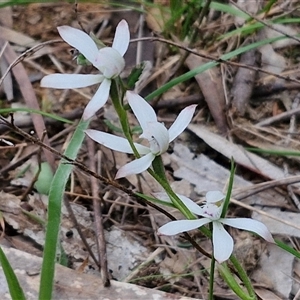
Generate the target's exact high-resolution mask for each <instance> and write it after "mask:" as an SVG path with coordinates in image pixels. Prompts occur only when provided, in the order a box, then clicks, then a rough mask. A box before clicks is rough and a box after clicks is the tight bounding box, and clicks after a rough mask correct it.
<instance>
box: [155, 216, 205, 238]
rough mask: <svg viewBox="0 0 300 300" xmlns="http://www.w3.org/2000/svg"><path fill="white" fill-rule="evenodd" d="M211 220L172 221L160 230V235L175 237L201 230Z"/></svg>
mask: <svg viewBox="0 0 300 300" xmlns="http://www.w3.org/2000/svg"><path fill="white" fill-rule="evenodd" d="M210 222H211V221H210V220H209V219H205V218H203V219H198V220H178V221H171V222H169V223H167V224H165V225H163V226H161V227H160V228H158V231H157V232H158V234H159V235H175V234H178V233H182V232H186V231H189V230H193V229H196V228H199V227H201V226H203V225H205V224H208V223H210Z"/></svg>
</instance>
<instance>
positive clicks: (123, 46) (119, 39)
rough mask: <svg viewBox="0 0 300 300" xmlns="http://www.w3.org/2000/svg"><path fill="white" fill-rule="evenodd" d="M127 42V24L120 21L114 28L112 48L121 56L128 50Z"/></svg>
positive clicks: (128, 36)
mask: <svg viewBox="0 0 300 300" xmlns="http://www.w3.org/2000/svg"><path fill="white" fill-rule="evenodd" d="M129 40H130V32H129V28H128V24H127V22H126V21H125V20H122V21H121V22H120V23H119V24H118V26H117V28H116V33H115V37H114V41H113V44H112V48H114V49H116V50H117V51H118V52H119V53H120V54H121V55H122V56H123V55H124V54H125V52H126V51H127V49H128V45H129Z"/></svg>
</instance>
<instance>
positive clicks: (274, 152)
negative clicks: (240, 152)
mask: <svg viewBox="0 0 300 300" xmlns="http://www.w3.org/2000/svg"><path fill="white" fill-rule="evenodd" d="M245 149H246V150H248V151H250V152H256V153H263V154H270V155H280V156H300V151H293V150H268V149H259V148H245Z"/></svg>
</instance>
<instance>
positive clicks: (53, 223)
mask: <svg viewBox="0 0 300 300" xmlns="http://www.w3.org/2000/svg"><path fill="white" fill-rule="evenodd" d="M89 123H90V121H80V123H79V124H78V126H77V128H76V130H75V132H74V134H73V136H72V139H71V141H70V143H69V145H68V147H67V149H66V151H65V153H64V155H65V156H67V157H68V158H70V159H75V158H76V157H77V154H78V151H79V149H80V148H81V145H82V142H83V140H84V137H85V134H84V130H86V129H87V127H88V125H89ZM72 169H73V165H72V164H70V163H69V162H68V161H66V160H65V159H62V160H61V162H60V164H59V166H58V168H57V171H56V172H55V175H54V177H53V180H52V183H51V187H50V191H49V204H48V222H47V229H46V239H45V247H44V253H43V264H42V272H41V283H40V291H39V299H40V300H51V299H52V290H53V281H54V270H55V262H56V251H57V244H58V237H59V232H60V221H61V206H62V201H63V197H64V192H65V188H66V184H67V181H68V179H69V176H70V174H71V171H72Z"/></svg>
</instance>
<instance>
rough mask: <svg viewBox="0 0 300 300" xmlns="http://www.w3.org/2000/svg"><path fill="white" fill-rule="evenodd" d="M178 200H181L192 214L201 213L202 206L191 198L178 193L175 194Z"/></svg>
mask: <svg viewBox="0 0 300 300" xmlns="http://www.w3.org/2000/svg"><path fill="white" fill-rule="evenodd" d="M176 195H177V196H178V197H179V198H180V200H181V201H182V202H183V204H184V205H185V206H186V207H187V208H188V209H189V210H190V211H191V212H192V213H194V214H196V215H201V213H202V208H201V207H200V206H199V205H198V204H197V203H195V202H194V201H193V200H191V199H190V198H188V197H186V196H183V195H179V194H176Z"/></svg>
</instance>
